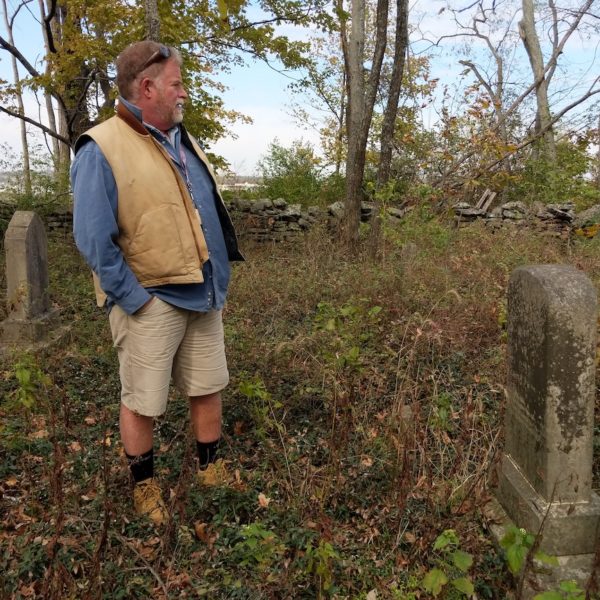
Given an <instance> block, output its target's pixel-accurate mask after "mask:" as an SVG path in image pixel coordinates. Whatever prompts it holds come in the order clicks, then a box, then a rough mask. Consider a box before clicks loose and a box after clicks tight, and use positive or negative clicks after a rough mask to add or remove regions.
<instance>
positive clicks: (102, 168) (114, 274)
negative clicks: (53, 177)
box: [71, 140, 151, 314]
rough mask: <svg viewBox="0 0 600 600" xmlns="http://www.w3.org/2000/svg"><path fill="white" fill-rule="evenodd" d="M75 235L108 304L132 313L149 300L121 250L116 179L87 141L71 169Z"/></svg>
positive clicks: (99, 154) (106, 163)
mask: <svg viewBox="0 0 600 600" xmlns="http://www.w3.org/2000/svg"><path fill="white" fill-rule="evenodd" d="M71 184H72V186H73V197H74V207H73V235H74V237H75V244H76V245H77V248H78V249H79V251H80V252H81V254H82V255H83V257H84V259H85V260H86V262H87V264H88V265H89V266H90V268H91V269H92V271H94V273H95V274H96V275H97V277H98V279H99V281H100V287H101V288H102V290H103V291H104V293H105V294H106V295H107V296H108V299H109V305H111V304H113V303H116V304H118V305H119V306H120V307H121V308H122V309H123V310H124V311H125V312H126V313H127V314H133V313H134V312H135V311H136V310H138V309H139V308H140V307H141V306H142V305H143V304H145V303H146V302H147V301H148V300H149V299H150V297H151V296H150V294H149V293H148V292H147V291H146V290H145V289H144V288H143V287H142V286H141V285H140V283H139V281H138V280H137V278H136V276H135V275H134V274H133V272H132V271H131V269H130V268H129V266H128V265H127V263H126V262H125V259H124V257H123V253H122V252H121V249H120V248H119V246H118V244H117V242H116V240H117V239H118V236H119V226H118V222H117V215H118V209H117V206H118V195H117V185H116V182H115V178H114V176H113V174H112V171H111V168H110V166H109V164H108V161H107V160H106V158H105V157H104V155H103V154H102V151H101V150H100V148H99V147H98V145H97V144H96V143H95V142H94V141H93V140H90V141H88V142H87V143H86V144H85V145H84V146H83V147H82V148H81V149H80V150H79V152H78V153H77V155H76V157H75V160H74V161H73V166H72V167H71Z"/></svg>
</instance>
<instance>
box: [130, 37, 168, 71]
mask: <svg viewBox="0 0 600 600" xmlns="http://www.w3.org/2000/svg"><path fill="white" fill-rule="evenodd" d="M170 56H171V51H170V50H169V48H167V46H163V45H162V44H161V45H160V46H159V47H158V50H156V51H155V52H153V53H152V54H151V55H150V57H149V58H148V60H147V61H146V62H145V63H144V64H143V65H142V67H141V68H140V70H139V71H138V73H141V72H142V71H145V70H146V69H147V68H148V67H149V66H150V65H153V64H154V63H157V62H160V61H161V60H166V59H167V58H169V57H170Z"/></svg>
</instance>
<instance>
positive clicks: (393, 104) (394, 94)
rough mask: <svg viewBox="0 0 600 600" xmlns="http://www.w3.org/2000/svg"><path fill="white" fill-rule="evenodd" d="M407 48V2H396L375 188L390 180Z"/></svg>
mask: <svg viewBox="0 0 600 600" xmlns="http://www.w3.org/2000/svg"><path fill="white" fill-rule="evenodd" d="M407 48H408V0H396V39H395V42H394V63H393V66H392V78H391V81H390V89H389V94H388V99H387V104H386V107H385V112H384V114H383V124H382V127H381V146H380V147H381V151H380V156H379V168H378V170H377V188H381V187H382V186H384V185H385V184H386V183H387V182H388V181H389V178H390V170H391V165H392V147H393V142H394V130H395V125H396V117H397V115H398V101H399V100H400V91H401V89H402V77H403V75H404V64H405V61H406V49H407Z"/></svg>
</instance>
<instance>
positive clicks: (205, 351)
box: [109, 296, 229, 416]
mask: <svg viewBox="0 0 600 600" xmlns="http://www.w3.org/2000/svg"><path fill="white" fill-rule="evenodd" d="M221 317H222V315H221V311H220V310H219V311H217V310H213V311H210V312H207V313H200V312H193V311H189V310H184V309H181V308H177V307H175V306H172V305H170V304H168V303H166V302H164V301H163V300H161V299H160V298H158V297H156V296H155V297H154V300H153V301H152V303H151V304H150V305H149V306H148V308H147V309H145V310H144V311H143V312H142V313H141V314H138V315H128V314H127V313H126V312H124V311H123V310H122V309H121V308H119V307H118V306H116V305H115V306H113V308H112V309H111V311H110V315H109V320H110V328H111V331H112V337H113V343H114V346H115V348H116V349H117V354H118V357H119V375H120V377H121V402H123V404H124V405H125V406H126V407H127V408H129V409H130V410H132V411H133V412H135V413H138V414H140V415H146V416H158V415H162V414H163V413H164V412H165V410H166V408H167V397H168V394H169V382H170V380H171V377H173V380H174V382H175V385H177V387H179V388H180V389H181V391H182V392H183V393H184V394H186V395H187V396H204V395H207V394H213V393H215V392H219V391H221V390H222V389H223V388H224V387H226V386H227V384H228V383H229V372H228V370H227V360H226V358H225V343H224V336H223V321H222V318H221Z"/></svg>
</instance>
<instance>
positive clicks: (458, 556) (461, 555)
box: [452, 550, 473, 573]
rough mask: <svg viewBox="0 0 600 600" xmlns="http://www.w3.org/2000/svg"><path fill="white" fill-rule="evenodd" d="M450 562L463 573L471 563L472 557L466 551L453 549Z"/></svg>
mask: <svg viewBox="0 0 600 600" xmlns="http://www.w3.org/2000/svg"><path fill="white" fill-rule="evenodd" d="M452 564H453V565H454V566H455V567H456V568H457V569H459V570H460V571H462V572H463V573H466V572H467V571H468V570H469V569H470V568H471V565H472V564H473V557H472V556H471V555H470V554H469V553H468V552H463V551H462V550H455V551H454V552H453V553H452Z"/></svg>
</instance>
